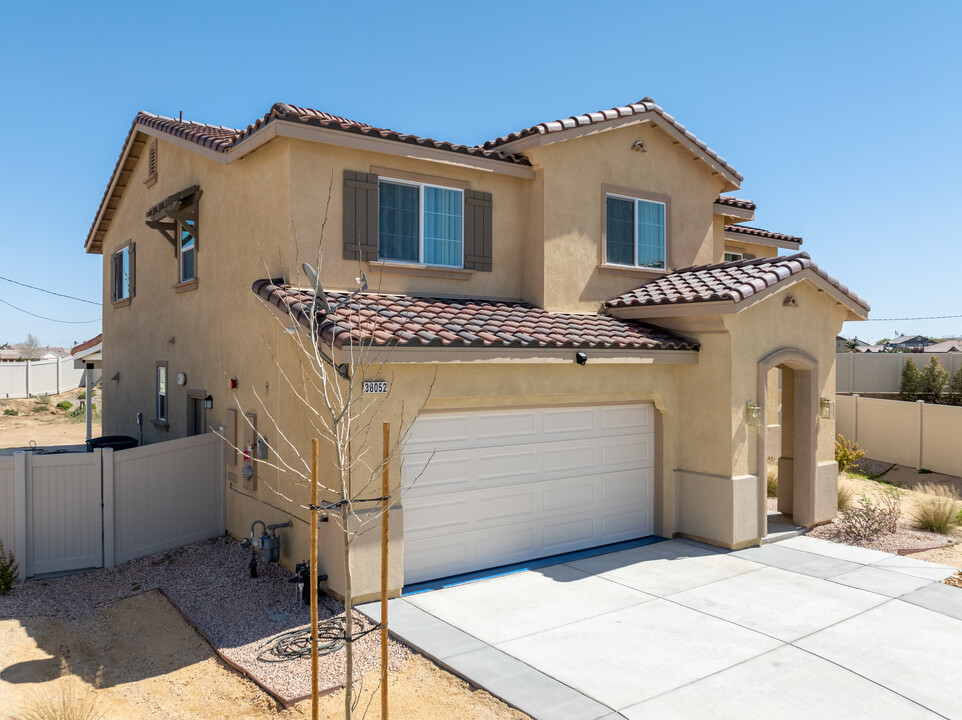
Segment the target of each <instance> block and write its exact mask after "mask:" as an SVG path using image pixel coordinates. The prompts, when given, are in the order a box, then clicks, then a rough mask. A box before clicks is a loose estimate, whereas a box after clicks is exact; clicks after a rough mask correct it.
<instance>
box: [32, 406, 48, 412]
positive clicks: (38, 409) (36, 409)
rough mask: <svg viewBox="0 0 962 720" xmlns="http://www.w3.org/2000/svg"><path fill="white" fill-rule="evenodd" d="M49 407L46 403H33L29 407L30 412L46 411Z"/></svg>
mask: <svg viewBox="0 0 962 720" xmlns="http://www.w3.org/2000/svg"><path fill="white" fill-rule="evenodd" d="M49 409H50V407H49V406H47V405H34V406H33V408H31V410H30V412H33V413H42V412H47V411H48V410H49Z"/></svg>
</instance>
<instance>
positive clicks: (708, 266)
mask: <svg viewBox="0 0 962 720" xmlns="http://www.w3.org/2000/svg"><path fill="white" fill-rule="evenodd" d="M791 260H808V261H809V262H810V263H811V264H812V265H815V263H813V262H811V260H812V258H811V256H810V255H809V254H808V253H807V252H805V251H804V250H802V251H801V252H797V253H793V254H791V255H773V256H771V257H758V258H749V259H747V260H729V261H728V262H720V263H705V264H704V265H689V266H688V267H683V268H678V269H677V270H675V271H674V272H672V273H670V274H669V275H667V276H666V277H670V276H671V275H676V274H678V273H685V272H703V271H705V270H716V269H719V268H737V267H746V266H749V265H764V264H766V263H771V264H777V263H785V262H789V261H791Z"/></svg>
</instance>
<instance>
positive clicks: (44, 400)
mask: <svg viewBox="0 0 962 720" xmlns="http://www.w3.org/2000/svg"><path fill="white" fill-rule="evenodd" d="M36 400H37V404H38V405H49V404H50V396H49V395H47V393H43V394H42V395H37V397H36Z"/></svg>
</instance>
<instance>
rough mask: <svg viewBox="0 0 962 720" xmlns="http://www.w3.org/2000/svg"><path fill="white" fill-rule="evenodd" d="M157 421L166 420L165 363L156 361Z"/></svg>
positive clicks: (163, 421)
mask: <svg viewBox="0 0 962 720" xmlns="http://www.w3.org/2000/svg"><path fill="white" fill-rule="evenodd" d="M157 421H158V422H162V423H165V422H167V363H166V362H159V363H157Z"/></svg>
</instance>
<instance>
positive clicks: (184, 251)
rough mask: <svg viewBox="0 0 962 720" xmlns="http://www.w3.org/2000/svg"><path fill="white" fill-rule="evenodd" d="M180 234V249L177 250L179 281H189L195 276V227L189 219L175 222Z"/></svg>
mask: <svg viewBox="0 0 962 720" xmlns="http://www.w3.org/2000/svg"><path fill="white" fill-rule="evenodd" d="M177 227H178V231H179V235H180V250H179V252H178V265H179V267H180V278H179V280H180V282H190V281H191V280H194V279H195V278H196V277H197V276H196V266H195V265H196V263H195V260H196V253H197V244H196V241H195V237H196V233H197V231H196V229H195V228H194V223H193V222H192V221H190V220H181V221H179V222H178V223H177Z"/></svg>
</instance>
